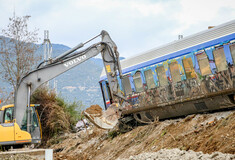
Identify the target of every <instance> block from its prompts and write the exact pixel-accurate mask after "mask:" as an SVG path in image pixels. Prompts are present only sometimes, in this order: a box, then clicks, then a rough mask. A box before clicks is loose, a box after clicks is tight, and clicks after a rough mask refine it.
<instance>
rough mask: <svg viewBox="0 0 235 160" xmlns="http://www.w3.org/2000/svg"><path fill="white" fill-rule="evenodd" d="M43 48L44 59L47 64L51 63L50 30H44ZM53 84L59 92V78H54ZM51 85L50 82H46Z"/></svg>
mask: <svg viewBox="0 0 235 160" xmlns="http://www.w3.org/2000/svg"><path fill="white" fill-rule="evenodd" d="M42 45H43V49H44V61H45V62H46V63H45V64H48V63H50V60H51V59H52V44H51V41H50V39H49V31H48V30H44V41H43V44H42ZM53 81H54V82H53V84H54V90H55V92H57V80H56V79H53ZM46 85H47V86H48V87H49V85H50V84H49V82H47V84H46Z"/></svg>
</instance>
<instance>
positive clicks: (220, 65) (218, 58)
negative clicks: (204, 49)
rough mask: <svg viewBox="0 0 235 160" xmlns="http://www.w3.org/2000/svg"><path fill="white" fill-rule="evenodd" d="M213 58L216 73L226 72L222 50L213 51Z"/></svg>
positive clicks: (225, 62)
mask: <svg viewBox="0 0 235 160" xmlns="http://www.w3.org/2000/svg"><path fill="white" fill-rule="evenodd" d="M213 54H214V58H215V65H216V67H217V71H218V72H220V71H224V70H227V61H226V57H225V54H224V48H219V49H216V50H214V51H213Z"/></svg>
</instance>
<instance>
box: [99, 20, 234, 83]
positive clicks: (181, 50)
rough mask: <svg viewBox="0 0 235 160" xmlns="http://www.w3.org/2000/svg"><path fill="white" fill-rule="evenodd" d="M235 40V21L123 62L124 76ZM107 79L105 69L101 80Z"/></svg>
mask: <svg viewBox="0 0 235 160" xmlns="http://www.w3.org/2000/svg"><path fill="white" fill-rule="evenodd" d="M234 38H235V20H232V21H230V22H227V23H224V24H221V25H218V26H216V27H214V28H212V29H207V30H205V31H202V32H199V33H196V34H193V35H191V36H187V37H185V38H183V39H180V40H176V41H173V42H171V43H168V44H165V45H162V46H160V47H157V48H153V49H151V50H149V51H146V52H143V53H140V54H137V55H135V56H132V57H130V58H127V59H124V60H122V61H121V68H122V71H123V74H125V73H129V72H131V71H133V70H136V69H140V68H143V67H146V66H149V65H152V64H156V63H160V62H162V61H165V60H167V59H171V58H174V57H178V56H181V55H184V54H187V53H190V52H192V51H194V50H195V49H197V48H206V47H210V46H212V45H215V44H218V43H220V42H223V41H226V40H229V39H234ZM104 79H106V74H105V70H104V68H103V70H102V73H101V76H100V80H104Z"/></svg>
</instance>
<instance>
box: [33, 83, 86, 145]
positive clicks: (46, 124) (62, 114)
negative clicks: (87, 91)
mask: <svg viewBox="0 0 235 160" xmlns="http://www.w3.org/2000/svg"><path fill="white" fill-rule="evenodd" d="M31 103H32V104H40V106H39V107H37V111H38V113H39V117H40V121H41V126H42V145H46V142H47V141H48V140H49V139H51V138H53V137H56V136H58V135H61V134H64V133H69V132H73V130H74V126H75V125H76V123H77V121H78V120H79V119H80V118H81V111H82V109H83V105H82V102H73V103H66V102H65V100H64V99H63V98H61V97H57V95H56V93H55V92H54V91H53V90H50V89H48V88H46V87H43V88H39V89H37V90H36V91H35V92H34V94H33V95H32V97H31Z"/></svg>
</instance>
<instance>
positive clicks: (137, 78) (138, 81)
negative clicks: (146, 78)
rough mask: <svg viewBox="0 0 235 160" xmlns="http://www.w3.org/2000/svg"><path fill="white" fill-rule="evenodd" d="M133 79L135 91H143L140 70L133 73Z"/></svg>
mask: <svg viewBox="0 0 235 160" xmlns="http://www.w3.org/2000/svg"><path fill="white" fill-rule="evenodd" d="M133 80H134V83H135V89H136V92H142V91H144V88H143V82H142V79H141V73H140V72H136V73H135V74H134V76H133Z"/></svg>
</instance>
